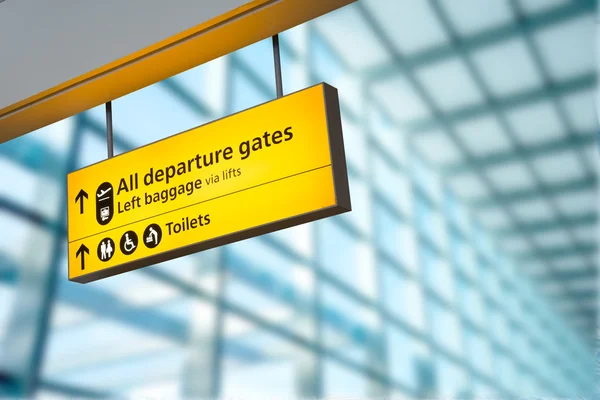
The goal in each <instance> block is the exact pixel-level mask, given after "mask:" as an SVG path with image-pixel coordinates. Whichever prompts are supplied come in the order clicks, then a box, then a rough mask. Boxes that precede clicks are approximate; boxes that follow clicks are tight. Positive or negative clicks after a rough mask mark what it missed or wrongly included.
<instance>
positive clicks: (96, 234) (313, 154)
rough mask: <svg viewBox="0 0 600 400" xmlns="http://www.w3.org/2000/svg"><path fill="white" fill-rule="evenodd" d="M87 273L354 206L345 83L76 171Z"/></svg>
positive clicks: (79, 260) (77, 274)
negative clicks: (341, 91)
mask: <svg viewBox="0 0 600 400" xmlns="http://www.w3.org/2000/svg"><path fill="white" fill-rule="evenodd" d="M67 186H68V189H67V190H68V199H69V207H68V238H69V249H68V251H69V257H68V258H69V279H70V280H72V281H75V282H80V283H86V282H91V281H94V280H97V279H101V278H105V277H108V276H111V275H115V274H119V273H123V272H127V271H131V270H133V269H137V268H141V267H144V266H148V265H152V264H156V263H159V262H162V261H166V260H169V259H172V258H175V257H180V256H183V255H187V254H191V253H195V252H198V251H201V250H204V249H208V248H211V247H216V246H221V245H224V244H227V243H231V242H234V241H237V240H241V239H245V238H249V237H252V236H257V235H262V234H265V233H268V232H273V231H275V230H278V229H283V228H286V227H290V226H293V225H298V224H301V223H305V222H309V221H313V220H316V219H319V218H324V217H328V216H332V215H336V214H340V213H343V212H346V211H350V209H351V207H350V195H349V190H348V178H347V171H346V161H345V156H344V146H343V140H342V128H341V120H340V108H339V100H338V95H337V90H336V89H335V88H333V87H331V86H329V85H327V84H320V85H317V86H313V87H311V88H308V89H305V90H302V91H300V92H296V93H294V94H290V95H288V96H285V97H282V98H280V99H277V100H274V101H271V102H268V103H265V104H262V105H259V106H257V107H254V108H251V109H248V110H246V111H242V112H240V113H237V114H234V115H231V116H228V117H226V118H223V119H220V120H217V121H214V122H211V123H209V124H206V125H203V126H200V127H197V128H194V129H191V130H189V131H186V132H183V133H180V134H177V135H175V136H171V137H169V138H167V139H164V140H161V141H158V142H155V143H152V144H149V145H147V146H144V147H141V148H138V149H136V150H133V151H131V152H128V153H124V154H122V155H119V156H117V157H114V158H111V159H108V160H106V161H102V162H99V163H97V164H94V165H91V166H88V167H86V168H83V169H80V170H78V171H74V172H72V173H70V174H69V175H68V177H67Z"/></svg>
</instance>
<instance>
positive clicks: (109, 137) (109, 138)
mask: <svg viewBox="0 0 600 400" xmlns="http://www.w3.org/2000/svg"><path fill="white" fill-rule="evenodd" d="M106 148H107V151H108V158H112V157H113V156H114V146H113V126H112V101H109V102H108V103H106Z"/></svg>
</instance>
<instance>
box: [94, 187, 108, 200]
mask: <svg viewBox="0 0 600 400" xmlns="http://www.w3.org/2000/svg"><path fill="white" fill-rule="evenodd" d="M111 190H112V187H109V188H108V189H106V190H100V193H97V194H96V196H98V198H99V199H100V197H102V196H104V195H105V194H106V193H108V192H110V191H111ZM100 200H106V198H104V199H100Z"/></svg>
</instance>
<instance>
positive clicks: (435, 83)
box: [0, 0, 598, 399]
mask: <svg viewBox="0 0 600 400" xmlns="http://www.w3.org/2000/svg"><path fill="white" fill-rule="evenodd" d="M596 21H597V13H596V1H589V0H581V1H570V0H485V1H480V0H462V1H457V0H422V1H421V0H403V1H400V0H359V1H358V2H357V3H355V4H353V5H351V6H348V7H346V8H343V9H341V10H338V11H336V12H334V13H331V14H329V15H326V16H324V17H321V18H319V19H317V20H315V21H311V22H309V23H306V24H304V25H301V26H298V27H296V28H294V29H291V30H289V31H286V32H283V33H282V34H281V35H280V40H281V46H282V65H283V83H284V91H285V93H291V92H294V91H297V90H300V89H302V88H305V87H307V86H310V85H312V84H316V83H319V82H322V81H325V82H328V83H330V84H332V85H334V86H336V87H337V88H338V89H339V93H340V101H341V105H342V118H343V129H344V140H345V149H346V156H347V163H348V167H349V179H350V184H351V198H352V206H353V211H352V212H351V213H348V214H345V215H342V216H338V217H334V218H330V219H326V220H322V221H318V222H314V223H310V224H306V225H301V226H298V227H295V228H292V229H287V230H284V231H280V232H276V233H274V234H269V235H266V236H262V237H258V238H254V239H251V240H246V241H243V242H239V243H235V244H232V245H228V246H224V247H222V248H218V249H214V250H211V251H207V252H203V253H199V254H196V255H193V256H188V257H184V258H180V259H176V260H173V261H170V262H166V263H164V264H160V265H156V266H152V267H148V268H145V269H142V270H138V271H134V272H129V273H126V274H123V275H119V276H115V277H111V278H108V279H104V280H101V281H97V282H94V283H90V284H87V285H81V284H77V283H71V282H69V281H68V280H67V261H66V256H65V251H66V244H67V239H66V215H65V211H66V198H65V196H66V188H65V186H66V179H65V175H66V173H67V172H68V171H72V170H75V169H78V168H81V167H84V166H86V165H89V164H91V163H95V162H97V161H100V160H103V159H105V158H106V136H105V115H104V107H103V106H101V107H97V108H95V109H92V110H89V111H88V112H85V113H82V114H80V115H76V116H74V117H72V118H69V119H67V120H64V121H61V122H59V123H56V124H54V125H51V126H49V127H46V128H44V129H41V130H39V131H36V132H34V133H31V134H28V135H25V136H23V137H20V138H18V139H15V140H12V141H10V142H7V143H4V144H2V145H0V176H1V179H2V185H0V227H2V230H1V231H0V238H1V240H0V390H1V392H2V393H3V394H5V395H6V394H8V395H16V396H35V397H37V398H64V397H70V396H77V397H83V398H85V397H106V396H122V397H132V398H139V397H143V398H158V397H160V398H178V397H196V398H199V397H205V398H207V397H211V398H215V397H221V398H244V399H245V398H252V399H267V398H290V399H293V398H308V397H312V398H323V397H332V396H347V397H353V398H358V397H367V396H371V397H378V398H384V397H386V396H387V397H393V398H401V399H415V398H425V397H429V398H431V397H430V396H454V398H459V399H469V398H476V397H480V396H483V395H488V396H495V397H494V398H500V399H505V398H506V399H508V398H515V397H517V396H519V397H523V396H534V395H535V396H539V397H554V398H557V397H563V398H566V397H570V396H574V395H581V396H584V397H585V398H588V396H590V393H593V391H594V390H595V388H594V385H596V384H597V383H596V380H597V376H595V372H594V370H595V366H594V360H595V351H596V349H595V347H596V346H597V344H596V340H597V336H596V335H597V333H596V332H597V320H596V318H597V307H598V301H597V297H596V295H597V288H598V258H597V257H598V255H597V247H598V235H597V219H598V193H597V192H598V187H597V186H598V185H597V179H598V178H597V168H598V145H597V133H598V118H597V115H596V110H597V107H596V99H595V85H596V42H595V40H596V25H597V22H596ZM0 31H1V28H0ZM274 97H275V80H274V72H273V53H272V48H271V41H270V39H268V40H264V41H262V42H259V43H256V44H254V45H252V46H249V47H247V48H244V49H241V50H239V51H237V52H235V53H233V54H230V55H228V56H225V57H222V58H220V59H217V60H214V61H212V62H210V63H208V64H205V65H201V66H199V67H197V68H194V69H192V70H189V71H187V72H185V73H182V74H180V75H178V76H175V77H173V78H171V79H168V80H166V81H163V82H160V83H158V84H155V85H153V86H150V87H147V88H145V89H142V90H139V91H137V92H135V93H132V94H130V95H127V96H125V97H123V98H120V99H117V100H115V101H114V102H113V118H114V126H115V153H116V154H119V153H122V152H125V151H128V150H131V149H134V148H136V147H138V146H141V145H144V144H147V143H151V142H153V141H156V140H158V139H161V138H164V137H167V136H170V135H173V134H175V133H178V132H181V131H183V130H186V129H190V128H192V127H195V126H198V125H201V124H204V123H207V122H209V121H211V120H214V119H216V118H220V117H223V116H226V115H228V114H231V113H234V112H237V111H240V110H244V109H246V108H249V107H252V106H254V105H257V104H259V103H262V102H266V101H269V100H271V99H273V98H274ZM224 134H226V133H224Z"/></svg>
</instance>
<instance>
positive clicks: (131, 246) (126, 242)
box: [119, 231, 138, 256]
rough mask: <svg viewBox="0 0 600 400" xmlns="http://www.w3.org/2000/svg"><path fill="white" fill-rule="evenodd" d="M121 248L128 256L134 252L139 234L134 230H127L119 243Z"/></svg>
mask: <svg viewBox="0 0 600 400" xmlns="http://www.w3.org/2000/svg"><path fill="white" fill-rule="evenodd" d="M119 245H120V246H119V247H120V248H121V253H123V254H125V255H126V256H128V255H130V254H132V253H133V252H134V251H135V249H137V245H138V236H137V234H136V233H135V232H134V231H127V232H125V233H124V234H123V236H121V241H120V244H119Z"/></svg>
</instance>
